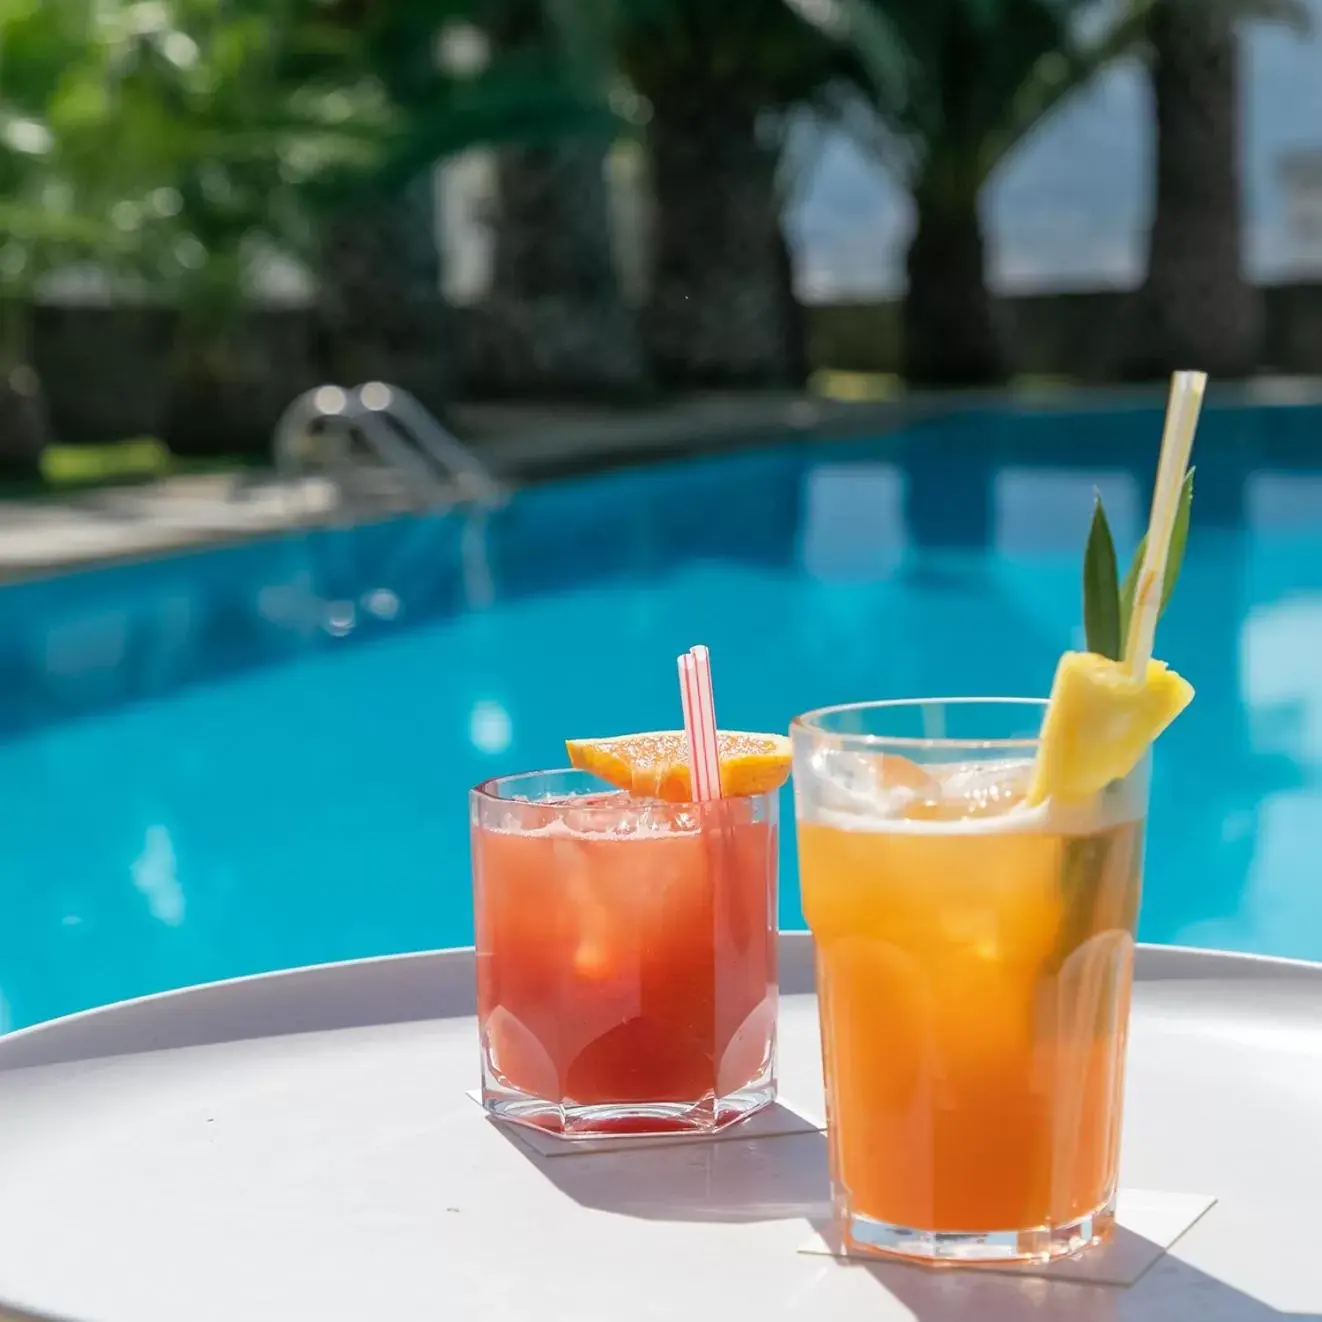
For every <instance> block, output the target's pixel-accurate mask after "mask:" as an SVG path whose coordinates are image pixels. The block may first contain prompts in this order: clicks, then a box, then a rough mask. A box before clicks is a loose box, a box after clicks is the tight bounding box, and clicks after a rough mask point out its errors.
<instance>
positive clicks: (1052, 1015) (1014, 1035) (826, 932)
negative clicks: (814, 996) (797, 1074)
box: [799, 823, 1142, 1232]
mask: <svg viewBox="0 0 1322 1322" xmlns="http://www.w3.org/2000/svg"><path fill="white" fill-rule="evenodd" d="M799 859H800V875H801V884H802V889H803V908H804V913H805V914H806V916H807V919H808V924H809V926H810V927H811V928H812V931H813V934H814V937H815V940H816V946H817V970H818V993H819V997H820V1004H821V1020H822V1039H823V1051H822V1054H823V1061H824V1066H825V1075H826V1087H827V1110H828V1120H829V1139H830V1148H831V1162H832V1176H833V1180H834V1182H835V1184H836V1186H837V1190H838V1191H840V1190H843V1191H844V1197H845V1201H846V1202H847V1203H848V1211H849V1214H850V1215H851V1216H860V1215H861V1216H864V1217H869V1218H872V1219H874V1220H877V1221H882V1222H886V1223H889V1224H891V1225H897V1226H904V1227H908V1228H911V1229H916V1230H932V1231H953V1232H982V1231H1004V1230H1028V1229H1035V1228H1038V1227H1052V1226H1058V1225H1065V1224H1068V1223H1071V1222H1073V1221H1075V1220H1077V1219H1079V1218H1080V1217H1083V1216H1085V1215H1087V1214H1089V1213H1091V1212H1093V1211H1095V1210H1096V1209H1097V1208H1099V1207H1100V1206H1102V1205H1103V1204H1105V1203H1106V1202H1107V1201H1108V1200H1109V1199H1110V1198H1111V1197H1112V1195H1113V1193H1114V1190H1115V1182H1116V1172H1117V1160H1118V1156H1119V1140H1120V1115H1121V1100H1122V1091H1123V1079H1124V1054H1125V1038H1126V1031H1127V1026H1128V1019H1129V995H1130V985H1131V979H1132V970H1133V953H1134V929H1135V923H1136V919H1137V912H1138V900H1139V890H1140V884H1141V875H1142V825H1141V824H1140V823H1128V824H1124V825H1120V826H1116V827H1112V828H1110V829H1109V830H1105V831H1100V832H1097V833H1096V834H1093V835H1089V836H1073V837H1065V836H1061V835H1053V834H1049V833H1045V832H1009V831H1007V832H1001V833H997V832H994V831H988V832H980V833H961V832H959V831H957V830H951V831H949V832H941V831H939V830H933V831H930V832H922V831H912V832H905V831H903V830H895V831H866V830H847V829H842V828H840V827H837V826H828V825H821V824H812V823H802V824H800V826H799Z"/></svg>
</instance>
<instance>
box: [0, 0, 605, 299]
mask: <svg viewBox="0 0 1322 1322" xmlns="http://www.w3.org/2000/svg"><path fill="white" fill-rule="evenodd" d="M483 8H484V6H483V5H482V3H481V0H392V2H391V3H386V2H385V0H58V2H55V0H0V278H3V279H4V282H5V288H6V290H7V291H9V292H14V291H17V292H20V293H22V292H23V291H24V290H28V289H30V288H31V286H32V284H33V283H34V282H35V281H36V280H37V279H39V278H40V277H41V276H42V275H43V274H45V273H47V272H49V271H50V270H52V269H57V268H60V267H64V266H69V265H72V264H75V263H78V262H92V263H95V264H96V266H97V267H99V268H100V269H101V270H103V271H105V272H107V273H108V274H110V275H111V276H112V278H115V279H118V280H119V281H121V282H126V283H127V284H128V286H129V287H131V288H139V289H142V290H144V291H147V292H150V293H152V294H155V295H157V296H161V297H165V298H167V299H169V300H170V301H172V302H174V303H176V304H177V305H179V306H180V307H181V308H182V309H183V310H184V311H185V312H186V313H187V314H188V315H189V316H190V317H192V318H194V319H195V320H198V321H200V322H202V323H204V324H212V325H219V324H222V323H224V322H226V321H228V320H229V319H231V318H232V317H233V315H234V312H235V310H236V308H237V305H238V302H239V300H240V299H241V297H242V290H243V286H244V273H245V271H246V270H247V269H248V268H249V267H250V266H251V265H252V264H253V263H254V262H256V261H259V260H262V259H264V258H265V257H267V256H268V255H269V254H270V253H273V252H279V253H282V254H286V255H294V256H300V255H301V256H310V255H311V254H312V253H313V252H314V251H315V249H316V246H317V240H318V236H319V233H320V231H321V229H322V228H323V226H324V224H325V223H326V220H327V217H328V216H330V215H331V214H333V213H334V212H335V210H336V209H337V208H338V207H339V206H341V205H343V204H344V203H345V202H346V200H348V199H352V198H357V197H361V196H363V195H364V194H367V195H371V194H374V193H375V194H380V195H385V196H389V195H391V194H392V193H393V191H394V190H396V189H398V188H400V187H402V186H403V185H404V184H405V183H407V182H408V181H409V180H411V179H413V178H415V177H416V176H417V175H418V174H419V173H421V172H422V171H423V170H425V169H427V168H429V167H430V166H431V165H432V164H433V163H434V162H435V161H437V160H438V159H440V158H443V157H445V156H447V155H450V154H452V153H455V152H458V151H462V150H464V149H466V148H469V147H471V146H474V145H476V144H479V143H487V142H494V141H501V140H504V139H508V138H514V137H536V136H539V135H545V136H551V135H563V134H565V133H568V132H578V131H588V130H590V129H602V128H605V127H607V126H611V125H614V124H615V122H616V121H615V117H614V116H613V115H612V114H611V113H610V111H609V109H608V106H607V99H608V89H607V88H606V86H605V84H604V81H603V79H602V76H601V66H600V65H599V64H595V63H591V64H588V63H575V62H573V61H570V60H567V59H565V58H562V54H563V53H561V54H557V53H556V52H552V51H550V50H549V48H548V47H547V46H546V44H545V43H541V44H537V43H528V44H527V45H526V46H525V47H523V48H520V49H518V50H515V51H512V52H510V53H509V56H508V58H502V59H500V60H493V61H488V62H486V63H485V64H484V65H482V66H481V67H476V68H470V69H459V70H455V69H447V68H445V67H442V64H441V63H440V62H438V60H437V59H436V55H435V53H436V49H437V37H438V33H440V32H441V31H442V30H444V29H446V27H447V26H448V25H453V24H456V23H460V22H471V21H472V20H473V19H474V18H475V17H476V16H478V14H479V11H480V10H482V9H483Z"/></svg>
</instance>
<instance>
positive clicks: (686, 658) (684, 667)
mask: <svg viewBox="0 0 1322 1322" xmlns="http://www.w3.org/2000/svg"><path fill="white" fill-rule="evenodd" d="M679 696H680V701H681V703H682V704H683V707H684V733H685V734H686V735H687V737H688V742H689V776H690V778H691V780H692V785H693V798H694V799H695V800H696V801H697V802H704V801H706V800H708V799H719V798H720V797H721V759H720V752H719V750H718V748H717V742H716V730H717V726H716V700H715V695H714V693H713V691H712V682H711V654H710V653H709V652H708V651H707V649H706V648H705V647H694V648H692V649H690V650H689V651H688V652H686V653H685V654H684V655H683V656H681V657H680V658H679Z"/></svg>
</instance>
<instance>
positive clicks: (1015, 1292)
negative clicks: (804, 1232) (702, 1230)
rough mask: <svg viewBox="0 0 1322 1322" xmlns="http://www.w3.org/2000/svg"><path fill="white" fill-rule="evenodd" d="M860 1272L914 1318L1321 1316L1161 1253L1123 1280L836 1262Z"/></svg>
mask: <svg viewBox="0 0 1322 1322" xmlns="http://www.w3.org/2000/svg"><path fill="white" fill-rule="evenodd" d="M836 1265H837V1266H838V1267H839V1269H840V1270H841V1271H850V1272H855V1271H856V1272H865V1273H867V1274H868V1275H870V1276H872V1277H873V1278H874V1279H875V1280H876V1281H877V1283H878V1284H879V1285H881V1286H882V1287H883V1288H884V1289H885V1290H886V1291H887V1292H888V1293H889V1294H890V1295H891V1296H892V1297H893V1298H894V1299H896V1300H897V1301H898V1302H899V1303H901V1304H903V1305H904V1307H905V1308H906V1309H908V1311H909V1313H910V1314H911V1315H912V1316H913V1318H914V1319H916V1322H1026V1320H1027V1319H1032V1322H1322V1315H1319V1314H1316V1313H1307V1314H1305V1313H1283V1312H1281V1311H1280V1310H1279V1309H1276V1308H1273V1307H1271V1305H1270V1304H1265V1303H1263V1302H1262V1301H1261V1300H1260V1299H1255V1298H1254V1297H1253V1296H1252V1295H1248V1294H1245V1293H1244V1292H1243V1291H1242V1290H1236V1289H1235V1288H1234V1287H1233V1286H1231V1285H1227V1284H1226V1283H1225V1282H1224V1281H1220V1280H1217V1279H1216V1277H1214V1276H1209V1275H1207V1273H1206V1272H1202V1271H1199V1270H1198V1268H1196V1267H1191V1266H1190V1265H1189V1264H1188V1263H1186V1262H1182V1261H1180V1259H1179V1258H1176V1257H1172V1256H1171V1255H1170V1254H1166V1255H1165V1256H1163V1257H1162V1258H1161V1260H1160V1261H1159V1262H1157V1263H1156V1265H1155V1266H1154V1267H1153V1268H1152V1269H1151V1270H1150V1271H1149V1272H1148V1273H1147V1274H1146V1275H1144V1276H1143V1277H1142V1278H1141V1279H1140V1280H1139V1281H1137V1282H1136V1283H1135V1284H1134V1285H1130V1286H1118V1285H1095V1284H1083V1283H1080V1282H1074V1281H1063V1280H1049V1279H1047V1278H1046V1277H1042V1276H1019V1275H1010V1274H1002V1273H999V1272H988V1271H979V1270H977V1269H976V1268H973V1269H962V1270H961V1269H958V1268H954V1269H948V1268H940V1269H932V1268H926V1267H908V1266H905V1265H904V1264H902V1263H894V1264H892V1263H885V1264H873V1263H860V1262H849V1263H837V1264H836Z"/></svg>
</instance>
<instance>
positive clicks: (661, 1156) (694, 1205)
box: [0, 933, 1322, 1322]
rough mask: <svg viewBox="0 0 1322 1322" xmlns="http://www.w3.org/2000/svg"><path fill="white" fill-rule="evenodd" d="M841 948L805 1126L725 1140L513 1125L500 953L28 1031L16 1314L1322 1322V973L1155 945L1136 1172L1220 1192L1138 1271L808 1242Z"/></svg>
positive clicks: (383, 967) (442, 958) (590, 1321)
mask: <svg viewBox="0 0 1322 1322" xmlns="http://www.w3.org/2000/svg"><path fill="white" fill-rule="evenodd" d="M811 960H812V952H811V943H810V940H809V938H808V937H807V936H806V935H805V934H798V933H795V934H787V935H784V936H783V937H782V971H783V977H782V983H783V989H784V992H785V996H784V1000H783V1008H782V1012H781V1034H782V1035H781V1091H782V1095H783V1097H784V1098H785V1099H786V1101H787V1102H788V1103H789V1104H790V1106H791V1107H792V1108H793V1109H794V1110H797V1111H798V1112H799V1116H798V1117H796V1116H793V1115H792V1114H790V1112H788V1111H786V1112H784V1113H783V1114H782V1117H781V1119H782V1121H783V1122H784V1123H783V1124H782V1125H780V1127H779V1132H777V1125H776V1124H774V1123H773V1124H771V1125H767V1124H764V1125H763V1127H762V1131H761V1136H759V1134H758V1132H754V1131H751V1130H750V1131H745V1132H743V1133H740V1132H739V1131H727V1133H726V1135H725V1136H723V1137H721V1138H720V1139H718V1140H716V1141H697V1140H681V1141H679V1142H674V1141H672V1142H670V1143H661V1144H657V1145H654V1146H647V1147H638V1146H629V1147H626V1148H624V1149H621V1148H619V1147H618V1146H617V1147H615V1148H613V1149H609V1148H608V1149H605V1150H599V1149H598V1150H584V1149H582V1148H581V1146H580V1147H576V1148H575V1151H574V1152H573V1153H572V1154H570V1155H555V1156H549V1155H544V1154H539V1153H538V1151H536V1147H537V1146H541V1147H543V1148H544V1147H546V1145H547V1144H548V1143H551V1141H550V1140H545V1139H543V1140H541V1142H540V1145H539V1144H530V1143H529V1142H528V1141H526V1140H525V1139H521V1138H519V1137H517V1136H515V1135H513V1134H511V1133H510V1132H509V1131H508V1130H505V1129H502V1128H500V1127H498V1126H496V1125H494V1124H492V1123H491V1122H489V1121H488V1120H486V1118H485V1117H484V1115H483V1114H482V1112H481V1110H480V1108H479V1107H478V1106H477V1105H476V1104H475V1102H474V1101H473V1100H472V1099H471V1098H470V1096H468V1091H469V1090H470V1089H472V1088H473V1087H474V1086H475V1084H476V1082H477V1045H476V1032H475V1028H474V1021H473V1017H472V1016H473V979H472V953H471V951H468V950H447V951H441V952H439V953H435V954H423V955H415V956H405V957H401V958H393V959H380V960H367V961H362V962H356V963H350V964H341V965H329V966H324V967H318V968H310V969H298V970H294V971H292V972H289V973H280V974H273V975H270V976H267V977H259V978H251V979H244V980H241V981H237V982H230V983H222V984H217V985H212V986H205V987H197V988H192V989H189V990H187V991H182V992H178V993H171V994H168V995H164V996H158V997H152V998H149V999H147V1000H141V1001H136V1002H129V1003H126V1004H122V1005H115V1006H110V1007H108V1008H106V1009H103V1010H96V1011H92V1012H90V1013H87V1014H83V1015H78V1016H75V1017H72V1018H69V1019H64V1020H59V1021H56V1022H54V1023H50V1024H45V1025H42V1026H39V1027H37V1028H33V1029H28V1030H25V1031H22V1032H19V1033H15V1034H12V1035H10V1036H9V1037H7V1038H3V1039H0V1315H3V1311H4V1309H6V1308H8V1309H10V1310H12V1312H13V1315H16V1316H27V1315H35V1316H38V1317H52V1318H62V1319H69V1320H70V1322H267V1320H268V1319H269V1320H270V1322H277V1320H279V1322H298V1320H300V1319H308V1320H309V1322H313V1320H314V1319H315V1322H337V1320H338V1319H353V1320H354V1322H378V1320H379V1322H415V1320H417V1322H422V1320H423V1319H427V1320H428V1322H431V1320H432V1319H452V1318H470V1317H471V1318H474V1319H483V1320H484V1322H507V1320H509V1322H514V1320H516V1319H517V1320H518V1322H530V1320H533V1319H536V1320H538V1322H541V1320H546V1322H559V1320H560V1319H565V1320H566V1322H567V1320H568V1319H573V1322H635V1320H641V1319H675V1320H679V1319H682V1322H708V1320H709V1319H710V1320H711V1322H715V1320H716V1319H720V1320H721V1322H731V1320H733V1322H743V1320H745V1319H766V1318H778V1319H779V1318H804V1319H813V1320H814V1322H817V1320H818V1319H830V1320H831V1322H851V1320H852V1319H860V1320H862V1319H867V1320H868V1322H899V1320H900V1319H907V1318H918V1319H921V1320H922V1322H1008V1320H1009V1319H1033V1320H1034V1322H1054V1320H1055V1319H1060V1320H1061V1322H1066V1320H1068V1322H1221V1319H1227V1320H1229V1322H1267V1320H1268V1319H1273V1318H1290V1317H1299V1316H1303V1317H1311V1318H1314V1319H1319V1318H1322V1241H1320V1240H1319V1233H1318V1232H1319V1227H1322V1205H1320V1204H1322V965H1309V964H1298V963H1288V962H1283V961H1274V960H1261V959H1252V958H1247V957H1240V956H1231V955H1221V954H1211V953H1202V952H1195V951H1184V950H1170V949H1160V948H1153V947H1148V948H1144V949H1143V950H1142V951H1141V953H1140V956H1139V960H1138V986H1137V988H1136V994H1135V1001H1134V1024H1133V1034H1132V1047H1131V1056H1130V1067H1129V1083H1128V1103H1127V1115H1126V1128H1125V1140H1124V1160H1123V1172H1122V1184H1123V1185H1124V1186H1125V1187H1126V1188H1137V1189H1143V1190H1158V1191H1161V1190H1165V1191H1173V1192H1178V1193H1185V1194H1203V1195H1208V1196H1210V1197H1212V1198H1215V1199H1216V1202H1215V1204H1214V1205H1213V1206H1211V1208H1210V1210H1208V1211H1206V1212H1205V1213H1204V1214H1202V1215H1201V1216H1200V1217H1199V1218H1198V1219H1197V1220H1196V1221H1195V1222H1194V1223H1193V1224H1192V1226H1191V1228H1189V1229H1188V1230H1186V1231H1185V1232H1184V1233H1183V1234H1182V1235H1180V1237H1179V1238H1178V1239H1176V1240H1175V1242H1174V1244H1173V1246H1172V1247H1171V1248H1170V1250H1169V1251H1168V1252H1166V1253H1165V1254H1164V1255H1155V1254H1154V1257H1155V1261H1154V1262H1153V1263H1152V1264H1151V1265H1150V1266H1148V1267H1147V1268H1146V1269H1145V1271H1144V1272H1143V1274H1142V1275H1140V1276H1138V1278H1137V1279H1136V1280H1135V1281H1134V1282H1133V1283H1132V1284H1128V1285H1115V1284H1090V1283H1080V1282H1079V1281H1078V1280H1070V1279H1067V1278H1053V1277H1051V1276H1050V1275H1047V1276H1043V1275H1041V1274H1037V1275H1029V1274H1018V1273H1015V1272H988V1271H979V1270H951V1269H944V1270H931V1269H925V1268H922V1267H911V1266H906V1265H899V1264H896V1265H891V1264H885V1265H872V1264H868V1265H862V1264H854V1263H848V1262H840V1261H837V1260H834V1259H832V1258H831V1257H829V1256H823V1255H821V1254H813V1253H809V1252H803V1251H801V1250H802V1249H803V1248H804V1246H805V1243H806V1242H807V1241H808V1240H809V1238H810V1237H811V1234H812V1224H813V1223H820V1222H822V1221H824V1219H825V1218H826V1214H827V1207H826V1147H825V1140H824V1138H823V1136H822V1134H821V1133H820V1132H819V1131H818V1130H817V1129H816V1127H815V1124H814V1123H811V1122H810V1121H813V1120H815V1119H816V1118H818V1117H820V1112H821V1105H822V1096H821V1080H820V1070H819V1062H818V1054H817V1053H818V1040H817V1023H816V1003H815V1000H814V997H813V994H812V968H811ZM803 1116H806V1117H809V1119H808V1120H804V1119H802V1118H801V1117H803ZM750 1123H755V1122H750ZM768 1131H770V1132H768ZM551 1145H552V1147H554V1146H555V1145H554V1144H553V1143H552V1144H551Z"/></svg>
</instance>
